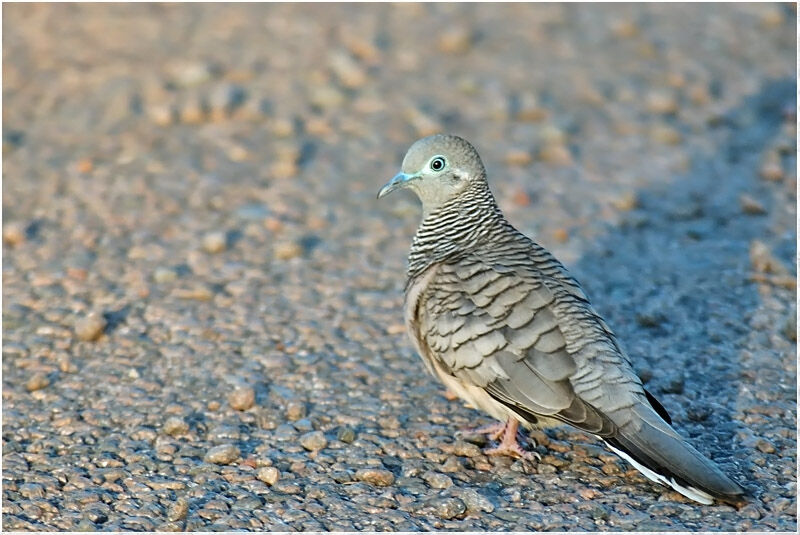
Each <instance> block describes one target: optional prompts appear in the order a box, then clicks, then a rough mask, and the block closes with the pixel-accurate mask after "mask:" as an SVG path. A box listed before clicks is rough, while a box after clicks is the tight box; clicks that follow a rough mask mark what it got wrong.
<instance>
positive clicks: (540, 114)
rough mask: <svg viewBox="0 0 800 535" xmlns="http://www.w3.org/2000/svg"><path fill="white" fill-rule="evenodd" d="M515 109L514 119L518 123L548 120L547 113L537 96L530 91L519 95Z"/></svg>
mask: <svg viewBox="0 0 800 535" xmlns="http://www.w3.org/2000/svg"><path fill="white" fill-rule="evenodd" d="M514 108H515V112H514V117H516V119H517V120H518V121H526V122H538V121H541V120H543V119H546V118H547V111H546V110H545V109H544V108H542V107H541V106H540V105H539V99H537V98H536V94H534V93H532V92H529V91H528V92H524V93H522V94H521V95H519V98H517V99H516V101H515V103H514Z"/></svg>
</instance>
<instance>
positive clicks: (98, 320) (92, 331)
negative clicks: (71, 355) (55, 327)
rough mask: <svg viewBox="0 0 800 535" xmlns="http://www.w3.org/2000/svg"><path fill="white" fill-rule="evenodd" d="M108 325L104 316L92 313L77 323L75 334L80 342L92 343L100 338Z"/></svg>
mask: <svg viewBox="0 0 800 535" xmlns="http://www.w3.org/2000/svg"><path fill="white" fill-rule="evenodd" d="M107 324H108V322H107V321H106V319H105V318H104V317H103V315H102V314H99V313H97V312H92V313H90V314H89V315H88V316H85V317H83V318H80V319H79V320H78V321H76V322H75V334H76V336H77V337H78V339H79V340H83V341H84V342H91V341H94V340H97V339H98V338H100V335H101V334H103V331H104V330H105V328H106V325H107Z"/></svg>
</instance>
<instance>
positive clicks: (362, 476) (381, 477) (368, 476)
mask: <svg viewBox="0 0 800 535" xmlns="http://www.w3.org/2000/svg"><path fill="white" fill-rule="evenodd" d="M355 477H356V479H357V480H358V481H364V482H365V483H369V484H371V485H375V486H377V487H388V486H389V485H391V484H392V483H394V474H393V473H391V472H390V471H389V470H384V469H382V468H362V469H361V470H358V471H357V472H356V476H355Z"/></svg>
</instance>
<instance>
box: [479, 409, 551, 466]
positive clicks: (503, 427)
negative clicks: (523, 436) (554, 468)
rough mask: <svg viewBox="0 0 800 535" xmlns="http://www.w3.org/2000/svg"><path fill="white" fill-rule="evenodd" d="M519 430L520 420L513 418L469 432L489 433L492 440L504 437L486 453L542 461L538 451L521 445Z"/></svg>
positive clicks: (485, 451)
mask: <svg viewBox="0 0 800 535" xmlns="http://www.w3.org/2000/svg"><path fill="white" fill-rule="evenodd" d="M518 430H519V422H518V421H517V420H514V419H511V420H508V421H507V422H506V423H501V422H498V423H494V424H490V425H484V426H482V427H479V428H477V429H472V430H470V431H468V432H469V433H472V434H482V435H488V436H489V438H490V439H491V440H497V439H499V438H500V437H501V436H502V437H503V438H502V440H501V441H500V444H499V445H498V446H497V447H494V448H489V449H486V450H484V453H485V454H486V455H508V456H509V457H517V458H520V459H524V460H526V461H531V462H533V461H534V460H539V461H541V456H540V455H539V454H538V453H536V452H535V451H528V450H526V449H524V448H523V447H522V446H521V445H520V443H519V440H518V437H517V433H518Z"/></svg>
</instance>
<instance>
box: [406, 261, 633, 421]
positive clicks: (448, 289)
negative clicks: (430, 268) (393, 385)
mask: <svg viewBox="0 0 800 535" xmlns="http://www.w3.org/2000/svg"><path fill="white" fill-rule="evenodd" d="M426 286H427V287H426V290H425V296H424V299H421V300H420V302H419V307H418V308H417V323H418V333H419V338H420V340H419V342H420V343H419V344H418V345H419V347H418V349H420V352H421V353H422V352H424V353H427V354H428V355H427V357H428V358H429V359H431V360H432V361H434V362H435V363H436V368H438V369H441V370H444V371H445V372H446V373H449V374H451V375H452V376H454V377H456V378H457V379H459V380H461V381H463V382H465V383H467V384H470V385H474V386H477V387H480V388H483V389H485V390H486V391H487V392H488V393H489V394H490V395H491V396H492V397H493V398H494V399H496V400H497V401H499V402H500V403H503V404H504V405H506V406H508V407H509V408H510V409H512V410H514V411H515V412H517V413H518V414H520V415H521V416H523V417H524V418H525V419H527V420H529V421H533V422H536V421H537V419H538V417H541V416H544V417H550V418H555V419H558V420H561V421H564V422H566V423H569V424H572V425H574V426H576V427H578V428H580V429H583V430H586V431H588V432H591V433H593V434H596V435H600V436H606V435H610V434H612V433H613V431H614V430H615V428H616V426H615V424H614V423H613V422H612V421H611V420H610V419H609V418H608V417H606V416H605V415H604V414H603V412H602V410H598V409H601V408H600V407H597V406H593V405H592V404H591V403H588V402H587V401H586V400H585V399H584V398H583V397H582V396H581V395H579V394H578V393H577V392H576V389H575V387H574V385H573V383H572V381H571V378H573V377H579V378H580V377H583V376H585V375H586V373H587V370H585V369H581V365H585V364H587V363H586V362H584V359H580V358H577V357H578V355H577V353H576V351H575V349H576V348H577V349H581V348H578V347H577V346H575V344H572V347H571V344H570V343H569V335H570V334H572V336H573V337H574V338H578V335H577V334H576V333H569V332H565V329H564V328H563V326H562V325H563V324H564V323H565V322H564V318H563V311H561V310H559V304H560V303H561V302H563V301H564V299H565V297H564V296H559V295H558V288H555V286H558V287H560V288H561V290H560V291H561V292H563V293H564V294H565V295H566V296H569V297H568V298H567V299H583V300H585V296H584V295H583V292H582V291H581V290H580V287H579V286H577V283H575V284H574V285H571V284H569V285H561V284H556V285H554V284H547V283H546V280H545V278H544V277H543V276H542V274H541V273H538V272H530V273H528V272H524V271H522V272H521V271H520V270H518V269H509V268H506V267H504V266H500V265H493V264H490V263H487V262H486V261H485V259H480V258H477V257H471V258H462V259H461V260H460V261H458V262H454V263H447V264H440V265H439V266H438V268H437V270H436V273H435V275H434V276H431V277H430V278H429V280H428V281H427V285H426ZM557 297H559V298H557ZM601 321H602V320H601ZM595 323H596V322H595ZM602 325H604V324H602ZM602 325H601V324H596V325H594V327H595V330H598V333H595V334H596V335H600V334H602V336H603V337H606V336H607V334H606V331H605V330H604V328H603V326H602ZM587 334H589V333H583V339H582V340H580V341H579V344H583V343H585V342H586V340H587V339H589V337H587ZM596 337H599V336H596ZM588 372H591V369H590V370H588ZM617 375H621V374H619V373H618V374H617ZM622 375H624V374H622ZM630 375H631V380H633V381H634V382H635V381H638V379H637V378H636V376H635V374H633V372H632V371H631V373H630ZM598 379H601V378H600V377H598ZM593 386H594V387H595V388H596V389H597V388H599V389H601V390H602V389H603V382H602V381H601V380H597V381H595V382H594V385H593ZM590 394H591V393H590ZM591 397H592V398H593V399H595V400H597V401H603V399H602V398H603V395H602V393H596V395H593V396H591Z"/></svg>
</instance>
